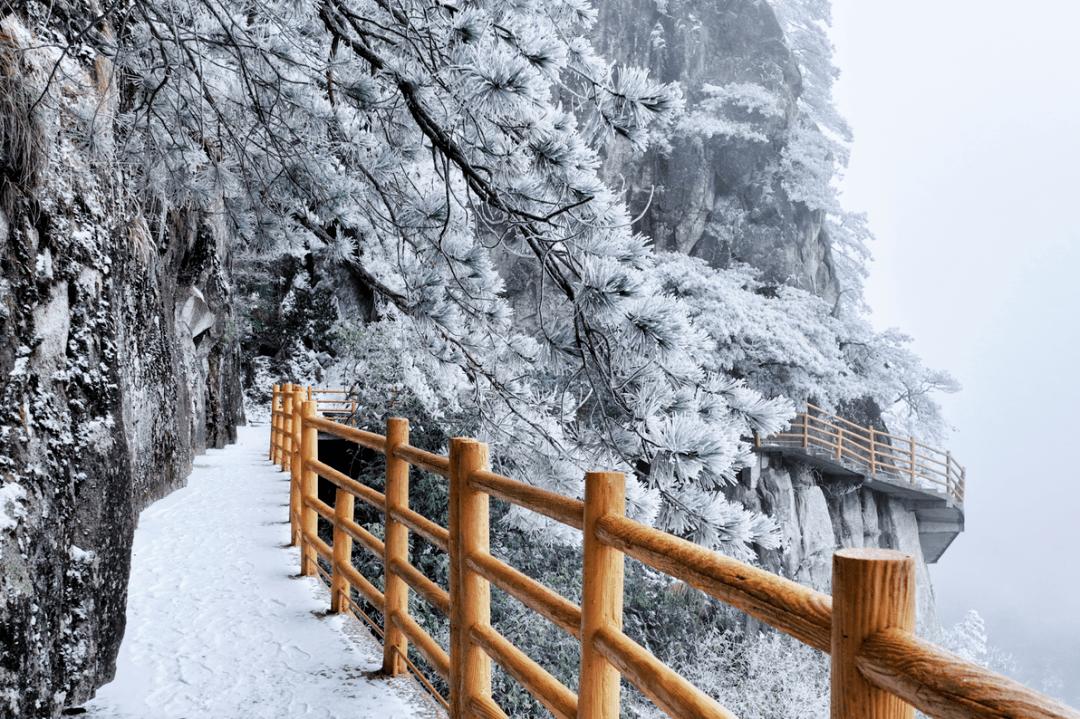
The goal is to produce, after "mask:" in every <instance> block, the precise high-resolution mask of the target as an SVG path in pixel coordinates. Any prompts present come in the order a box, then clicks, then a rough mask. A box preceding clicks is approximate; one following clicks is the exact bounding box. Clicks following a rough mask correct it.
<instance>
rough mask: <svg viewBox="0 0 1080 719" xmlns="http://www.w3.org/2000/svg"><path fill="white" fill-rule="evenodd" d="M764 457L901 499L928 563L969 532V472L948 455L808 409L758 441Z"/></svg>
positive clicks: (811, 406)
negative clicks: (966, 495)
mask: <svg viewBox="0 0 1080 719" xmlns="http://www.w3.org/2000/svg"><path fill="white" fill-rule="evenodd" d="M754 444H755V447H754V448H755V450H756V451H757V452H758V453H760V454H778V455H781V456H783V457H789V458H791V459H794V460H796V461H799V462H803V463H805V464H807V465H809V466H811V467H814V468H815V469H817V470H819V471H820V472H821V473H822V474H823V475H825V476H826V477H829V478H831V479H838V480H842V481H847V482H852V483H856V484H858V485H859V486H863V487H867V488H869V489H872V490H874V491H876V492H881V493H882V494H886V495H889V496H891V497H897V498H899V499H901V500H902V501H903V502H904V504H905V505H907V506H908V507H909V508H911V509H912V510H913V511H914V513H915V517H916V519H917V520H918V523H919V541H920V543H921V544H922V550H923V557H924V559H925V560H926V562H927V563H930V564H932V563H934V562H936V561H937V560H938V559H940V558H941V555H942V554H944V553H945V550H946V549H948V547H949V545H950V544H952V542H953V540H954V539H956V537H957V535H959V534H960V532H962V531H964V482H965V471H964V468H963V467H961V466H960V465H959V464H957V462H956V460H955V459H953V458H952V455H951V454H950V453H949V452H945V451H942V450H940V449H936V448H934V447H931V446H929V445H926V444H923V443H922V442H919V441H917V440H916V439H915V438H914V437H899V436H896V435H893V434H889V433H887V432H882V431H881V430H877V429H874V428H873V427H862V426H860V425H857V424H855V423H853V422H849V421H848V420H846V419H843V418H842V417H838V416H837V415H834V414H830V413H829V412H826V411H825V410H823V409H821V408H820V407H815V406H814V405H812V404H807V411H806V412H800V413H799V414H798V416H797V417H796V418H795V420H794V421H792V423H791V428H790V430H789V431H787V432H781V433H778V434H774V435H771V436H769V437H765V438H761V437H755V442H754Z"/></svg>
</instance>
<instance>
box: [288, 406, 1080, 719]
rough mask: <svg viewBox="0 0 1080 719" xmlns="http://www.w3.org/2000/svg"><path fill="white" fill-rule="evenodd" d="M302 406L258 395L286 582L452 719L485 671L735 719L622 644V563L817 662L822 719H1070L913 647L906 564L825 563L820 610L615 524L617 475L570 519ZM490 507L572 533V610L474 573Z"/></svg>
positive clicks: (485, 700) (404, 436)
mask: <svg viewBox="0 0 1080 719" xmlns="http://www.w3.org/2000/svg"><path fill="white" fill-rule="evenodd" d="M310 396H312V394H310V393H308V392H307V390H306V389H304V388H295V387H293V386H290V385H284V386H282V387H278V386H275V388H274V400H273V403H274V404H273V408H274V412H273V414H272V427H271V432H270V458H271V459H272V460H273V461H274V462H275V463H276V464H278V465H280V466H281V467H282V469H283V470H284V469H289V471H291V472H292V480H293V481H292V483H291V485H290V486H291V492H290V521H291V524H292V526H293V532H292V536H293V539H294V544H298V545H299V546H300V554H301V573H302V574H305V575H312V574H315V573H317V572H319V573H324V572H323V570H322V568H321V567H319V565H318V558H319V557H322V558H323V559H324V560H325V561H327V563H328V564H329V565H330V571H329V573H325V574H327V575H328V576H329V578H330V579H329V581H330V582H331V609H332V610H333V611H335V612H344V611H359V609H358V607H357V606H356V604H355V603H354V602H353V601H352V599H351V597H350V596H349V595H350V592H351V590H353V589H355V590H356V591H357V592H358V593H359V594H360V595H362V596H364V597H365V598H366V599H367V600H368V601H369V602H370V603H371V604H372V605H373V606H375V607H376V608H377V609H379V610H380V611H381V612H382V613H383V616H384V626H383V627H378V626H377V625H374V623H372V624H373V626H374V628H375V630H376V632H378V633H379V634H383V633H384V632H385V637H384V652H385V656H384V665H383V670H384V672H386V673H388V674H391V675H393V674H397V673H400V672H401V671H404V666H405V665H406V664H408V666H410V667H412V663H411V662H408V661H407V659H406V656H407V651H406V650H407V646H408V642H412V643H413V645H414V646H415V647H416V649H417V651H418V652H419V654H420V656H422V657H424V659H425V660H426V661H427V662H428V663H429V665H430V666H431V668H432V670H433V671H435V672H436V673H437V674H439V675H440V676H442V677H443V678H444V679H445V680H446V681H447V682H448V684H449V686H450V699H449V701H446V700H445V699H442V698H441V697H440V701H442V702H443V704H444V705H445V706H447V708H448V711H449V712H450V717H451V719H466V718H468V719H471V718H472V717H484V718H489V719H504V718H505V717H506V714H505V713H504V712H503V711H502V710H501V709H500V708H499V707H498V705H497V704H496V703H495V702H494V701H493V700H492V698H491V664H490V662H491V660H494V661H496V662H497V663H498V664H499V665H500V666H502V667H503V668H504V669H505V670H506V671H507V673H508V674H509V675H510V676H512V677H514V678H515V679H517V680H518V681H519V683H520V684H521V685H522V686H524V687H525V689H526V690H528V691H529V692H530V693H532V694H533V695H534V696H535V697H536V698H537V699H538V700H539V701H540V702H541V703H542V704H543V705H544V706H545V707H547V708H548V709H549V710H550V711H551V712H552V713H553V714H555V716H557V717H559V719H616V718H617V717H618V716H619V709H620V707H619V678H620V675H621V676H622V677H625V678H626V679H627V680H629V681H630V682H631V683H633V684H634V685H635V686H637V687H638V688H639V689H640V690H641V691H642V692H643V693H644V694H645V695H646V696H648V697H650V698H651V699H652V700H653V701H654V702H655V703H656V704H657V705H658V706H659V707H660V708H661V709H663V710H664V711H665V712H667V713H668V714H669V715H670V716H673V717H677V718H678V719H684V718H685V719H690V718H691V717H695V718H696V717H708V718H711V719H734V717H733V715H732V714H731V713H730V712H729V711H728V710H727V709H725V708H724V707H722V706H720V705H719V704H718V703H717V702H716V701H715V700H714V699H713V698H712V697H710V696H708V695H707V694H705V693H703V692H701V691H700V690H699V689H697V688H696V687H694V686H693V685H691V684H690V683H689V682H688V681H687V680H686V679H685V678H683V677H681V676H679V675H678V674H677V673H676V672H675V671H674V670H672V669H671V668H670V667H667V666H665V665H664V664H663V663H662V662H660V661H659V660H658V659H656V657H655V656H653V655H652V654H651V653H649V652H648V651H647V650H646V649H644V648H643V647H641V646H640V645H638V644H637V643H635V642H634V641H633V640H632V639H630V638H629V637H628V636H627V635H626V634H625V633H624V632H623V631H622V602H623V587H622V584H623V562H624V559H623V558H624V556H625V555H629V556H631V557H634V558H636V559H638V560H640V561H642V562H644V563H645V564H648V565H649V566H651V567H653V568H654V569H657V570H659V571H661V572H664V573H666V574H668V575H669V576H671V577H673V578H676V579H680V580H682V581H683V582H685V583H686V584H689V585H691V586H693V587H696V588H698V589H700V590H702V591H704V592H706V593H708V594H710V595H712V596H713V597H716V598H717V599H719V600H721V601H723V602H725V603H727V604H729V605H731V606H733V607H736V608H739V609H742V610H743V611H746V612H748V613H749V614H751V615H753V616H755V617H757V618H758V619H760V620H762V621H764V622H766V623H768V624H770V625H772V626H774V627H776V628H778V629H780V630H781V631H784V632H787V633H788V634H790V635H791V636H793V637H795V638H796V639H798V640H800V641H802V642H804V643H806V644H809V645H810V646H813V647H815V648H817V649H819V650H821V651H824V652H826V653H829V654H830V655H831V657H832V698H831V700H832V719H862V718H864V717H865V718H866V719H869V718H870V717H874V718H875V719H911V717H912V716H913V713H912V712H913V709H912V707H917V708H918V709H920V710H922V711H923V712H925V713H926V714H928V715H929V716H932V717H936V719H960V718H961V717H968V718H975V719H1002V718H1003V717H1014V718H1015V719H1020V718H1021V717H1025V718H1026V717H1032V718H1034V719H1080V712H1078V711H1076V710H1075V709H1072V708H1070V707H1067V706H1065V705H1063V704H1060V703H1058V702H1055V701H1053V700H1051V699H1049V698H1047V697H1045V696H1043V695H1041V694H1039V693H1038V692H1035V691H1033V690H1031V689H1028V688H1026V687H1023V686H1021V685H1019V684H1017V683H1015V682H1012V681H1010V680H1008V679H1006V678H1005V677H1002V676H1001V675H999V674H997V673H995V672H992V671H990V670H988V669H985V668H982V667H979V666H977V665H975V664H972V663H970V662H967V661H965V660H963V659H961V658H960V657H957V656H955V655H953V654H950V653H949V652H947V651H945V650H944V649H941V648H940V647H937V646H935V645H933V644H931V643H929V642H926V641H923V640H921V639H919V638H918V637H916V636H915V634H914V620H915V614H914V596H915V595H914V587H915V562H914V558H913V557H911V556H910V555H907V554H903V553H901V552H895V551H892V550H875V549H845V550H840V551H838V552H837V553H836V555H835V556H834V560H833V591H834V595H833V596H832V597H829V596H828V595H825V594H822V593H821V592H817V591H814V590H812V589H809V588H807V587H803V586H802V585H800V584H797V583H795V582H792V581H790V580H786V579H783V578H782V577H778V576H776V575H774V574H771V573H769V572H766V571H764V570H762V569H759V568H756V567H752V566H750V565H747V564H744V563H742V562H739V561H737V560H734V559H732V558H730V557H727V556H724V555H722V554H719V553H717V552H714V551H711V550H708V549H705V548H704V547H701V546H698V545H695V544H693V543H691V542H688V541H686V540H684V539H680V538H678V537H675V536H672V535H670V534H667V533H665V532H661V531H659V530H657V529H654V528H652V527H649V526H646V525H643V524H640V523H638V522H634V521H633V520H631V519H629V518H627V517H626V516H625V515H624V506H625V478H624V476H623V475H622V474H620V473H617V472H588V473H587V474H586V478H585V501H584V502H581V501H579V500H575V499H569V498H566V497H561V496H559V495H555V494H552V493H550V492H546V491H544V490H541V489H538V488H536V487H533V486H531V485H527V484H523V483H521V482H515V481H514V480H512V479H510V478H508V477H503V476H501V475H498V474H494V473H492V472H491V471H489V470H488V468H487V448H486V445H483V444H480V443H478V442H476V441H475V440H472V439H460V438H458V439H453V440H451V443H450V456H449V457H441V456H438V455H431V454H430V453H427V452H423V451H422V450H419V449H416V448H414V447H410V446H409V445H408V423H407V421H406V420H402V419H391V420H388V423H387V434H386V435H385V436H382V435H373V434H372V433H362V434H359V435H358V434H357V432H359V430H356V429H355V428H351V427H346V426H345V425H343V424H340V423H336V422H328V421H326V420H325V418H319V417H317V416H316V412H317V405H316V403H315V402H314V401H312V400H309V399H307V398H308V397H310ZM815 419H818V418H815ZM804 426H809V423H807V424H806V425H804ZM835 426H841V425H839V424H838V425H835ZM319 431H322V432H326V433H329V434H332V435H334V436H337V437H341V438H355V437H359V438H361V439H363V440H364V442H363V444H364V446H367V447H370V448H373V449H375V448H381V450H376V451H382V452H383V453H384V454H385V455H386V456H387V482H386V491H385V493H378V492H376V491H375V490H372V489H370V488H368V487H366V486H363V485H361V484H360V483H358V482H356V480H352V479H349V478H348V477H345V476H344V475H342V474H341V473H340V472H337V471H336V470H332V469H331V468H329V467H327V466H326V465H325V464H323V463H321V462H319V461H318V441H317V440H318V432H319ZM845 431H846V430H845ZM872 436H873V435H871V437H872ZM871 441H873V440H872V439H871ZM413 460H416V463H417V464H418V465H420V466H424V467H431V468H434V469H436V470H440V471H438V473H439V474H443V471H445V474H446V475H448V476H449V479H450V487H451V490H450V495H449V496H450V527H449V528H443V527H439V525H437V524H435V523H433V522H431V521H430V520H428V519H426V518H424V517H421V516H420V515H418V514H416V513H415V512H413V511H412V510H410V509H409V508H408V471H407V470H408V466H410V464H411V463H412V462H413ZM399 463H400V464H399ZM402 470H403V471H402ZM318 477H323V478H324V479H326V480H328V481H330V482H332V483H333V484H334V485H335V486H336V488H337V490H336V491H337V498H336V506H335V507H329V506H328V505H326V504H324V503H323V502H320V501H319V500H318V499H317V497H316V494H317V489H316V482H315V480H316V479H317V478H318ZM361 487H363V489H361ZM489 494H490V495H491V496H496V497H499V498H502V499H504V500H506V501H509V502H512V503H514V504H517V505H519V506H521V507H524V508H527V509H531V510H533V511H537V512H540V513H542V514H545V515H546V516H548V517H551V518H553V519H555V520H557V521H560V522H563V523H565V524H567V525H569V526H573V527H577V528H578V529H581V530H582V531H583V532H584V566H583V568H582V606H581V607H579V606H577V605H575V604H573V603H572V602H570V601H568V600H566V599H565V598H563V597H561V596H559V595H558V594H557V593H555V592H553V591H552V590H550V589H548V588H547V587H544V586H543V585H541V584H539V583H537V582H535V581H533V580H532V579H530V578H529V577H527V576H525V575H524V574H522V573H520V572H518V571H517V570H516V569H514V568H513V567H510V566H509V565H506V564H505V563H503V562H501V561H499V560H497V559H495V558H494V557H492V556H491V554H490V552H489V551H488V542H487V538H488V506H487V505H488V503H487V497H488V495H489ZM353 498H357V499H360V500H362V501H365V502H367V503H369V504H371V505H372V506H374V507H376V508H379V509H382V510H383V512H384V516H385V517H386V523H387V526H386V537H387V539H386V542H385V543H379V540H377V539H376V538H375V537H373V536H371V535H370V534H368V533H367V532H366V531H365V532H364V535H367V536H364V535H362V534H360V533H359V532H358V531H357V530H358V529H361V528H360V527H359V526H358V525H356V524H355V523H354V522H352V521H351V510H352V506H353V501H352V500H353ZM346 507H347V510H346ZM318 515H321V516H323V517H324V518H326V519H327V520H328V521H330V522H331V524H332V525H333V542H332V544H329V545H328V544H326V543H325V542H324V541H323V540H321V539H320V538H319V537H318V533H317V531H316V530H317V526H316V521H315V518H316V516H318ZM346 515H347V516H346ZM410 530H413V531H417V530H420V531H421V533H422V534H424V535H425V536H430V537H434V538H436V539H437V540H438V541H437V542H436V544H437V545H442V546H443V547H444V548H445V549H447V550H448V551H449V554H450V560H451V561H450V568H451V571H450V586H449V587H448V588H447V589H443V588H441V587H439V586H437V585H436V584H435V583H434V582H432V581H431V580H430V579H428V578H427V577H424V576H423V575H422V574H421V573H420V572H419V570H417V569H416V568H415V567H413V566H412V565H410V564H409V562H408V551H407V549H408V542H407V541H405V542H402V541H400V540H401V538H402V537H405V538H406V539H407V532H408V531H410ZM395 536H396V537H397V539H393V537H395ZM354 538H355V539H358V540H359V541H361V543H362V544H364V545H365V546H366V547H367V548H368V549H369V551H373V552H374V553H375V554H376V555H378V554H379V553H380V551H381V554H382V556H380V557H379V558H380V559H381V560H382V564H383V568H384V572H385V575H384V578H385V586H386V591H385V593H383V592H380V591H379V590H378V589H376V588H375V587H374V586H372V584H371V583H370V582H369V581H368V580H367V579H365V578H364V577H362V576H361V575H360V573H359V572H357V571H356V569H355V568H354V567H353V566H352V563H351V555H350V553H349V552H351V547H352V541H353V539H354ZM372 540H374V541H372ZM345 550H349V552H346V551H345ZM489 582H490V583H493V584H495V585H496V586H498V587H499V588H501V589H503V590H504V591H506V592H507V593H508V594H510V595H512V596H514V597H516V598H517V599H519V600H520V601H521V602H522V603H523V604H524V605H525V606H527V607H529V608H530V609H532V610H533V611H535V612H537V613H538V614H540V615H541V616H544V617H545V618H547V619H548V620H549V621H551V622H553V623H554V624H555V625H556V626H559V627H561V628H562V629H564V630H565V631H567V632H568V633H569V634H571V635H573V636H575V637H576V638H578V639H579V640H580V641H581V646H582V654H581V666H580V674H579V677H578V693H577V694H575V693H574V692H572V691H571V690H570V689H568V688H567V687H565V686H563V685H562V684H560V683H559V682H558V681H557V680H556V679H555V678H554V677H552V676H551V675H550V674H548V673H547V672H546V671H545V670H544V669H543V668H541V667H540V666H539V665H538V664H536V662H534V661H533V660H532V659H530V658H529V657H528V656H527V655H526V654H525V653H524V652H522V651H521V649H520V648H518V647H515V646H514V645H513V644H511V643H510V642H509V641H508V640H507V639H506V638H505V637H503V636H502V635H500V634H499V633H498V632H497V631H496V630H495V629H494V628H493V627H492V626H491V624H490V619H489V613H490V604H489V602H490V598H489V593H490V590H489V588H488V586H489V584H488V583H489ZM410 587H411V588H412V589H413V590H414V591H417V593H418V594H419V595H420V596H421V597H423V598H425V599H427V600H428V601H429V602H430V603H432V604H433V605H434V606H435V607H436V608H437V609H438V610H439V611H441V612H443V613H445V614H448V615H449V616H450V617H451V637H450V646H449V647H447V648H443V647H441V646H440V645H439V644H438V643H437V642H436V641H435V640H434V639H433V638H432V637H431V636H430V635H429V634H428V633H427V632H426V631H425V630H424V629H423V628H422V627H421V626H420V625H419V624H418V623H417V622H416V620H415V619H413V618H412V617H411V616H409V612H408V602H407V596H408V595H407V593H408V589H409V588H410ZM361 614H362V612H361ZM364 616H365V617H366V615H364ZM368 621H369V623H371V622H370V619H369V620H368ZM413 669H414V671H415V668H413ZM421 679H422V680H423V681H424V682H425V683H426V679H424V678H423V677H421ZM428 686H429V688H430V685H428Z"/></svg>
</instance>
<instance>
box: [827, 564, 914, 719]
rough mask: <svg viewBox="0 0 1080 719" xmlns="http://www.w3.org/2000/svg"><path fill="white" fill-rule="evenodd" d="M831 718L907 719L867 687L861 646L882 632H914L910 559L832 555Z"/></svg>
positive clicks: (903, 709)
mask: <svg viewBox="0 0 1080 719" xmlns="http://www.w3.org/2000/svg"><path fill="white" fill-rule="evenodd" d="M832 591H833V595H832V596H833V601H832V608H833V610H832V611H833V615H832V697H831V703H832V709H831V717H832V719H912V717H914V711H915V710H914V709H913V708H912V707H911V706H910V705H909V704H906V703H905V702H903V701H902V700H901V699H899V698H898V697H895V696H893V695H892V694H890V693H889V692H887V691H885V690H884V689H879V688H877V687H876V686H874V685H873V684H871V683H870V682H868V681H867V680H866V679H865V678H864V677H863V675H862V673H861V672H859V670H858V668H857V666H856V663H855V661H856V657H857V656H858V653H859V650H860V649H861V647H862V643H863V641H864V640H866V639H867V638H868V637H870V636H872V635H874V634H875V633H877V632H879V631H881V630H882V629H894V628H895V629H902V630H904V631H907V632H912V633H914V632H915V559H914V558H913V557H912V556H911V555H910V554H904V553H903V552H897V551H895V550H892V549H841V550H840V551H838V552H836V553H835V554H833V582H832Z"/></svg>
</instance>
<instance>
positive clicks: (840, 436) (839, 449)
mask: <svg viewBox="0 0 1080 719" xmlns="http://www.w3.org/2000/svg"><path fill="white" fill-rule="evenodd" d="M843 455H844V428H843V427H841V426H840V425H836V459H837V460H838V461H839V460H841V459H843V458H844V457H843Z"/></svg>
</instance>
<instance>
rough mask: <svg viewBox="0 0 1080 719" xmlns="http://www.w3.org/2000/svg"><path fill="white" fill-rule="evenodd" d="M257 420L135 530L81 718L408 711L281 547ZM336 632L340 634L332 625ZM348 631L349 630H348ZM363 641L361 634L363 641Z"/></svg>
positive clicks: (281, 485) (396, 688)
mask: <svg viewBox="0 0 1080 719" xmlns="http://www.w3.org/2000/svg"><path fill="white" fill-rule="evenodd" d="M266 435H267V432H266V428H265V427H244V428H241V429H240V437H239V442H238V443H237V444H235V445H232V446H230V447H228V448H227V449H224V450H213V449H211V450H209V451H208V453H207V454H206V455H205V456H203V457H200V458H198V460H197V461H196V463H195V469H194V471H193V472H192V474H191V476H190V477H189V478H188V486H187V487H185V488H184V489H180V490H177V491H176V492H174V493H172V494H171V495H169V496H168V497H166V498H165V499H162V500H159V501H158V502H156V503H155V504H154V505H153V506H152V507H150V508H148V509H147V510H145V511H144V512H143V513H142V515H141V517H140V524H139V528H138V529H137V530H136V532H135V543H134V552H133V560H132V570H131V584H130V587H129V598H128V615H127V616H128V628H127V633H126V635H125V636H124V641H123V644H122V645H121V647H120V655H119V657H118V660H117V672H116V679H115V680H114V681H113V682H112V683H111V684H107V685H106V686H104V687H102V688H101V690H99V692H98V695H97V698H95V699H94V700H93V701H92V702H90V703H89V704H88V705H87V709H88V710H89V712H88V714H87V715H86V716H89V717H93V718H94V719H128V718H134V717H138V719H158V718H164V717H186V718H187V719H196V718H197V717H206V718H207V719H209V718H210V717H213V718H214V719H228V718H230V717H245V718H250V719H254V718H256V717H259V718H271V717H273V718H274V719H277V718H279V717H281V718H284V717H325V718H327V719H330V718H333V717H350V718H352V717H356V718H362V717H378V718H379V719H394V718H396V719H406V718H411V717H416V716H420V715H421V714H420V712H419V711H418V709H417V707H415V706H413V705H412V704H411V703H410V700H409V699H406V698H403V694H402V692H403V689H406V688H407V687H403V686H401V685H399V684H398V683H397V681H395V682H394V683H391V682H388V681H387V680H384V679H369V678H368V677H367V674H368V673H369V672H372V671H375V670H377V669H378V668H379V667H380V666H381V663H382V655H381V652H380V650H379V648H378V647H377V646H376V645H375V644H374V643H373V641H372V640H370V638H368V637H366V636H361V637H358V638H357V640H356V641H350V638H349V637H348V636H346V633H345V631H347V630H348V627H347V626H345V623H346V620H345V618H344V617H339V616H333V615H330V616H325V615H324V612H325V611H326V608H327V600H326V599H325V598H324V595H325V592H324V591H323V590H322V588H321V586H320V585H319V584H318V581H317V580H316V579H313V578H297V577H296V576H295V575H296V574H297V572H298V566H299V554H298V551H297V550H296V549H284V548H283V546H284V545H286V544H287V543H288V540H289V527H288V523H287V522H282V518H284V517H285V516H286V514H287V507H288V492H289V483H288V475H286V474H281V473H279V472H278V470H277V468H276V467H273V466H272V465H270V464H269V463H268V462H267V461H266V452H265V441H266ZM343 630H345V631H343ZM349 633H350V634H351V633H352V632H349ZM362 640H367V642H368V643H366V644H365V643H364V641H362Z"/></svg>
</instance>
